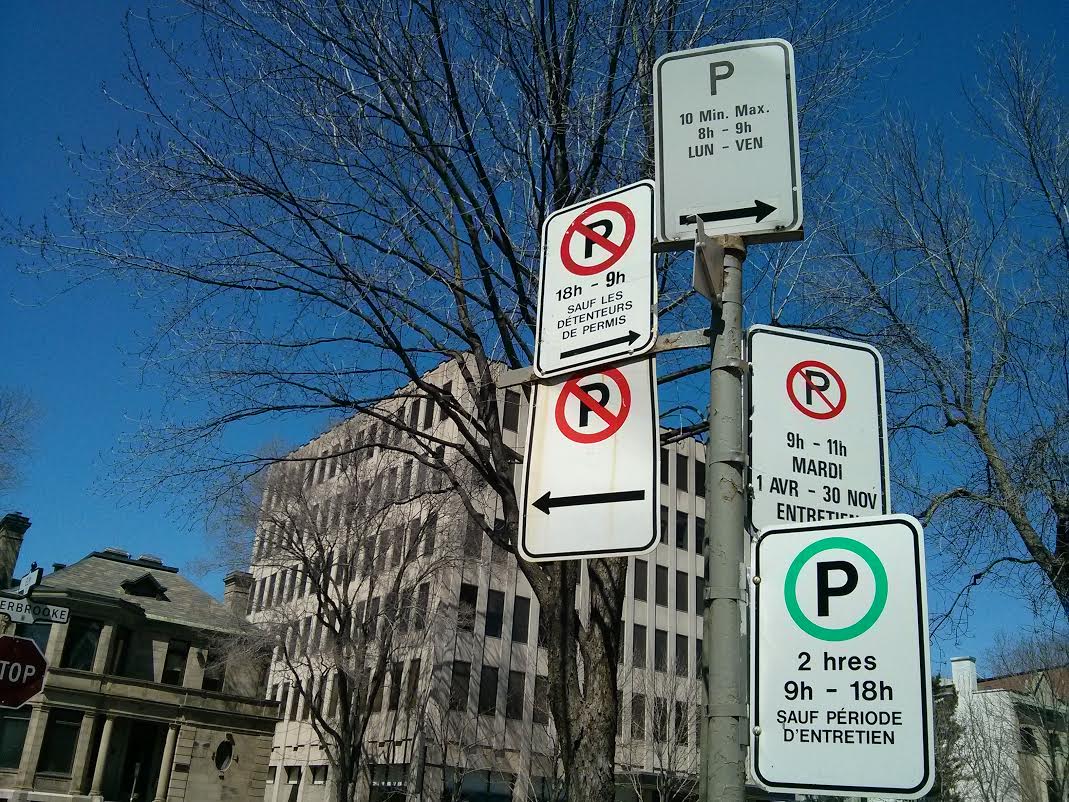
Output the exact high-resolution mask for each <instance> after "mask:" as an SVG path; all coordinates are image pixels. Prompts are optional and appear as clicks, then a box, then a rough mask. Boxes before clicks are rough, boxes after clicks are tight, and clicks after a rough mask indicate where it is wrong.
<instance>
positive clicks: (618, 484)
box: [519, 357, 660, 561]
mask: <svg viewBox="0 0 1069 802" xmlns="http://www.w3.org/2000/svg"><path fill="white" fill-rule="evenodd" d="M657 421H658V418H657V369H656V365H655V360H654V358H653V357H650V358H648V359H640V360H638V361H634V362H629V363H625V364H621V365H616V366H614V367H600V368H591V369H589V370H587V371H585V372H582V373H576V374H572V375H570V376H567V377H562V378H559V379H555V380H553V381H550V382H547V383H544V384H535V385H534V386H533V389H532V393H531V405H530V418H529V421H528V425H527V452H526V458H525V459H524V463H523V481H522V485H521V487H522V490H521V498H520V542H519V546H520V554H521V555H522V556H523V557H524V559H527V560H533V561H539V560H572V559H578V558H582V557H609V556H621V555H628V554H644V553H646V552H648V551H651V550H653V549H654V548H655V547H656V545H657V532H658V528H657V527H658V520H657V519H658V512H659V505H658V498H657V497H658V491H659V489H660V483H659V481H658V470H657V460H658V456H659V453H660V448H659V441H658V425H657Z"/></svg>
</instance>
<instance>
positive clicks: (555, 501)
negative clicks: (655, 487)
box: [532, 490, 646, 515]
mask: <svg viewBox="0 0 1069 802" xmlns="http://www.w3.org/2000/svg"><path fill="white" fill-rule="evenodd" d="M550 492H551V491H549V490H547V491H546V492H545V494H543V495H542V497H541V498H539V499H538V501H535V502H534V503H533V504H532V506H533V507H537V508H538V509H540V510H542V512H544V513H545V514H546V515H549V511H550V510H552V509H553V508H554V507H577V506H581V505H586V504H611V503H612V502H614V501H642V499H644V498H646V491H645V490H621V491H619V492H616V493H585V494H583V495H581V496H559V497H557V498H552V497H551V496H550Z"/></svg>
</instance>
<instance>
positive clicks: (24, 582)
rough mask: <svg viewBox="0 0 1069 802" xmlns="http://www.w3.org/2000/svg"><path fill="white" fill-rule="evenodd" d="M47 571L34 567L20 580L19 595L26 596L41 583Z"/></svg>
mask: <svg viewBox="0 0 1069 802" xmlns="http://www.w3.org/2000/svg"><path fill="white" fill-rule="evenodd" d="M44 575H45V572H44V571H43V570H41V569H40V568H34V569H33V570H31V571H30V572H29V573H28V574H26V576H24V577H23V578H22V579H21V580H20V581H19V595H20V596H25V595H26V594H27V593H29V592H30V591H32V590H33V589H34V588H35V587H37V586H38V585H40V584H41V580H42V579H44Z"/></svg>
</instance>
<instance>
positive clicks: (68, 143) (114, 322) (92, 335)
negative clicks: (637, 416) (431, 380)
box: [0, 0, 1065, 662]
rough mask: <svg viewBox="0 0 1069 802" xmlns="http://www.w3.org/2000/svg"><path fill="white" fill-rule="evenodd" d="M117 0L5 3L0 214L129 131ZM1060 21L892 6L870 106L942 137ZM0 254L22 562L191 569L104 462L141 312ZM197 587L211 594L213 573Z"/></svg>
mask: <svg viewBox="0 0 1069 802" xmlns="http://www.w3.org/2000/svg"><path fill="white" fill-rule="evenodd" d="M125 8H126V5H125V4H123V3H119V2H106V3H58V2H48V0H41V1H40V2H33V3H7V4H5V7H4V10H3V12H2V16H0V19H2V22H3V24H2V25H0V74H3V75H4V78H5V80H4V81H3V82H0V103H2V108H3V109H4V110H5V113H4V125H3V128H2V129H0V130H2V133H0V176H3V179H4V180H3V185H4V191H3V194H2V196H0V210H2V212H3V214H4V215H5V216H7V217H8V218H14V219H19V218H22V219H24V220H35V219H39V218H40V216H41V214H42V212H44V211H45V210H46V209H47V208H48V207H49V205H50V204H52V203H54V202H59V203H63V202H64V200H65V198H66V197H67V195H68V194H70V195H72V196H78V195H79V194H80V193H82V192H83V191H84V187H83V186H81V185H80V184H78V183H77V182H76V180H75V179H74V178H73V174H72V172H71V171H70V169H69V167H68V161H67V153H66V149H77V148H78V147H80V146H81V145H82V144H83V143H84V144H85V145H86V146H87V147H89V148H91V149H93V148H100V147H104V146H106V145H107V144H108V143H109V142H111V141H113V140H114V138H115V136H116V133H117V132H120V131H123V130H127V128H128V126H129V125H130V123H131V119H132V118H131V116H130V115H129V114H128V113H127V112H124V111H123V110H122V109H121V108H120V107H119V106H118V105H116V104H115V103H114V102H113V101H112V100H110V99H108V98H107V97H106V96H105V95H104V92H103V89H102V88H103V86H105V85H106V86H107V87H108V88H109V89H112V90H118V94H120V95H122V96H129V95H130V93H129V92H128V91H126V87H125V86H124V82H123V70H124V66H125V56H124V48H125V40H124V37H123V32H122V28H121V22H122V16H123V12H124V10H125ZM1064 20H1065V14H1064V5H1063V4H1062V3H1059V2H1031V3H1020V4H1018V5H1017V6H1014V5H1007V4H1005V3H1001V2H993V1H992V0H975V1H974V2H965V1H964V0H949V1H945V2H915V3H912V4H905V3H903V4H902V6H901V9H900V10H899V11H897V12H895V13H894V14H893V16H892V17H891V18H890V19H888V20H887V21H886V22H885V23H884V24H882V25H881V26H880V29H879V31H878V33H877V38H878V40H879V41H880V43H881V44H884V45H886V46H887V47H895V48H896V50H897V52H898V53H899V54H900V55H899V57H898V58H896V59H895V60H894V61H893V62H891V63H890V64H889V65H888V66H887V67H886V68H885V69H884V72H885V73H889V74H887V75H886V79H885V80H882V81H881V82H880V84H879V86H878V87H877V91H878V93H879V95H880V96H881V97H882V98H883V101H882V105H885V106H888V107H895V106H901V107H902V108H905V109H908V110H909V111H910V113H912V114H913V115H915V116H917V117H918V118H920V119H922V120H926V121H931V122H933V123H938V124H942V125H944V126H946V127H948V128H949V129H951V131H953V129H954V128H956V127H957V126H956V123H955V122H954V115H955V114H956V113H960V112H961V110H962V109H963V103H962V101H961V96H960V92H959V88H960V87H961V86H962V84H963V83H964V84H965V85H967V86H968V85H972V83H973V82H974V80H975V77H976V75H977V73H978V72H979V71H981V70H982V68H983V65H982V64H980V63H979V59H978V58H977V55H976V48H977V46H978V45H981V44H985V43H993V42H995V41H997V39H998V37H999V36H1000V35H1001V33H1002V32H1003V31H1004V30H1005V29H1006V27H1007V25H1008V24H1013V25H1016V26H1017V27H1018V28H1020V30H1022V31H1023V32H1025V33H1026V34H1027V35H1029V36H1030V37H1031V38H1033V39H1034V40H1036V41H1038V42H1043V43H1048V42H1053V43H1058V42H1059V38H1058V33H1060V32H1061V31H1059V30H1057V29H1056V28H1055V26H1057V25H1059V24H1062V25H1064ZM61 141H62V143H63V144H60V142H61ZM3 259H4V270H3V271H2V273H0V343H2V344H3V354H4V375H3V378H2V380H0V383H2V384H4V385H8V386H11V385H16V386H21V387H23V388H25V390H26V391H27V392H28V393H29V394H30V395H31V396H32V397H33V399H34V401H35V403H36V404H37V406H38V409H39V412H40V417H39V421H38V424H37V426H36V430H35V432H34V435H33V438H32V445H33V456H32V459H31V460H30V461H29V462H28V464H27V465H26V470H25V476H24V481H23V482H22V484H21V486H20V487H18V488H17V489H16V490H15V492H14V493H12V494H11V495H10V496H9V497H8V498H4V499H2V503H3V504H4V510H11V509H18V510H21V511H22V512H23V513H24V514H26V515H28V516H29V517H30V518H31V519H32V520H33V528H32V529H31V530H30V533H29V535H28V539H27V542H26V546H25V548H24V550H23V559H22V561H21V563H20V569H22V568H25V567H26V566H28V564H29V561H30V560H31V559H33V560H37V561H39V562H41V563H42V564H46V565H47V564H49V563H51V562H53V561H59V562H68V561H71V560H74V559H76V558H78V557H80V556H82V555H83V554H85V553H86V552H87V551H89V550H91V549H94V548H102V547H104V546H109V545H110V546H118V547H121V548H125V549H128V550H129V551H131V552H133V553H134V554H135V555H136V554H139V553H142V552H150V553H155V554H159V555H160V556H162V557H163V558H164V559H165V560H166V561H167V562H169V563H171V564H174V565H178V566H180V567H183V568H186V567H188V566H189V565H190V564H191V563H192V562H193V561H195V560H197V559H198V558H199V557H200V556H201V555H202V554H203V553H204V551H205V549H206V547H207V539H206V535H205V532H204V527H203V524H202V521H201V519H200V516H199V515H198V511H197V510H194V509H183V508H182V507H181V505H180V504H179V505H171V504H166V503H162V502H156V503H152V504H147V503H143V502H139V501H138V500H136V499H134V498H131V497H130V496H129V494H122V493H117V492H115V490H114V486H115V485H116V484H117V485H119V486H121V485H122V484H123V481H122V479H121V478H120V477H116V476H115V474H114V470H113V462H114V456H115V454H116V452H117V449H118V448H120V447H121V446H120V444H121V443H122V442H123V441H124V440H125V439H126V438H128V437H129V436H130V435H131V434H132V433H133V431H134V429H135V428H136V422H137V420H138V419H139V418H142V417H144V416H145V415H148V414H151V411H152V410H154V409H155V408H157V407H158V405H159V402H160V394H159V392H158V391H157V389H155V388H153V387H152V386H151V385H150V384H147V383H146V382H145V381H144V380H143V376H142V374H141V372H140V364H139V358H138V356H137V353H136V349H137V346H138V342H139V337H141V336H144V335H147V334H149V333H150V332H151V330H152V321H151V317H150V314H149V313H150V311H151V310H150V309H146V308H144V307H143V306H141V305H139V303H138V302H137V299H135V298H132V297H130V295H129V292H128V290H125V289H124V288H123V287H120V286H117V285H114V284H104V283H101V284H92V285H88V286H85V287H82V288H79V289H77V290H74V291H70V292H60V289H61V283H60V282H59V281H58V280H57V279H55V278H44V279H39V278H31V277H27V276H24V275H19V274H16V272H15V270H14V269H13V268H14V262H15V260H16V254H15V253H13V252H12V251H10V250H6V251H4V252H3ZM313 426H314V424H312V423H311V422H309V423H307V424H306V425H301V424H294V423H291V424H289V425H288V426H287V428H286V429H285V430H283V431H272V430H269V429H268V428H267V427H261V431H260V432H259V433H255V434H254V435H253V436H254V439H255V438H256V437H258V438H259V439H260V440H261V441H266V440H268V439H270V438H272V437H280V438H282V439H286V440H290V441H299V440H301V439H303V438H305V437H307V436H309V435H311V434H312V433H313V431H312V427H313ZM201 581H202V582H203V584H204V585H205V587H206V588H207V589H208V590H209V591H211V592H213V593H219V592H221V576H220V575H219V574H218V572H215V573H209V574H207V575H205V576H204V577H202V579H201ZM982 599H983V602H982V606H981V607H980V608H979V610H978V614H977V615H975V616H974V617H973V619H972V624H971V627H970V633H969V635H968V636H967V637H966V638H965V639H963V640H962V641H961V642H959V643H953V642H946V641H944V640H937V642H936V644H935V648H934V651H933V658H934V660H935V661H936V662H939V661H941V660H945V659H946V657H949V656H950V655H951V654H952V653H953V654H957V653H960V652H969V653H978V654H982V653H983V651H984V649H985V648H986V646H987V644H988V643H989V642H990V639H991V637H992V636H993V634H994V633H995V632H997V631H999V630H1000V629H1008V628H1010V627H1011V626H1012V623H1013V621H1014V616H1016V615H1019V614H1020V611H1019V610H1018V609H1017V608H1016V607H1015V606H1014V605H1013V604H1012V601H1011V600H1010V599H1008V598H1007V597H1006V596H1005V595H1004V594H1002V593H1001V592H998V591H986V592H985V593H984V594H983V597H982Z"/></svg>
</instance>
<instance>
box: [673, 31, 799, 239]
mask: <svg viewBox="0 0 1069 802" xmlns="http://www.w3.org/2000/svg"><path fill="white" fill-rule="evenodd" d="M653 72H654V136H655V140H656V141H655V148H656V150H655V160H656V165H657V168H656V169H657V197H658V200H659V203H658V211H657V227H656V228H657V239H658V240H661V241H676V242H691V241H693V240H694V229H695V222H694V220H695V216H696V215H697V216H700V217H701V219H702V220H703V221H704V223H705V232H706V234H708V235H709V236H713V235H716V234H740V235H743V236H745V237H746V238H747V239H748V240H750V241H751V242H774V241H777V240H786V239H799V238H800V236H801V234H800V229H801V227H802V182H801V162H800V158H799V152H798V120H797V105H798V104H797V99H796V97H795V88H794V51H793V50H792V49H791V46H790V44H789V43H788V42H785V41H784V40H782V39H761V40H755V41H749V42H735V43H733V44H729V45H718V46H716V47H706V48H701V49H698V50H682V51H679V52H676V53H668V54H667V55H664V56H661V58H659V59H658V60H657V63H656V64H655V65H654V68H653Z"/></svg>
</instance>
